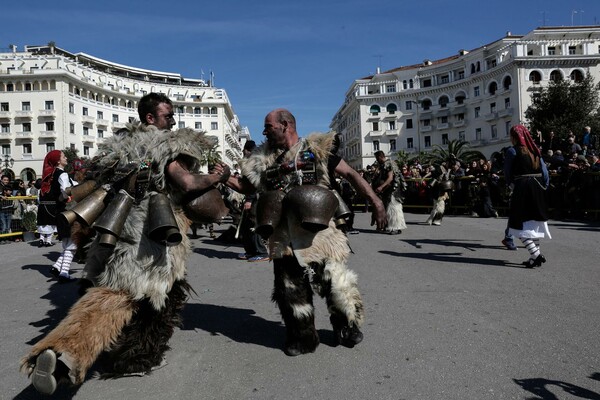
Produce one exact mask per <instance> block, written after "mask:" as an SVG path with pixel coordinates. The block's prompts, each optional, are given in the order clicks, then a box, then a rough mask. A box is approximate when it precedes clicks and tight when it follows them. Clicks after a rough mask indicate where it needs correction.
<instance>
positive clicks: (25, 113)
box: [15, 110, 33, 119]
mask: <svg viewBox="0 0 600 400" xmlns="http://www.w3.org/2000/svg"><path fill="white" fill-rule="evenodd" d="M15 118H29V119H31V118H33V111H31V110H18V111H15Z"/></svg>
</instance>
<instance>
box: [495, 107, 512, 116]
mask: <svg viewBox="0 0 600 400" xmlns="http://www.w3.org/2000/svg"><path fill="white" fill-rule="evenodd" d="M509 115H513V108H512V107H508V108H505V109H504V110H500V111H498V117H507V116H509Z"/></svg>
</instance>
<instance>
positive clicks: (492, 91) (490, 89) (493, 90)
mask: <svg viewBox="0 0 600 400" xmlns="http://www.w3.org/2000/svg"><path fill="white" fill-rule="evenodd" d="M496 90H498V84H497V83H496V82H490V85H489V86H488V93H489V94H491V95H494V94H496Z"/></svg>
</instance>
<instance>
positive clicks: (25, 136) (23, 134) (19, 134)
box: [17, 131, 33, 139]
mask: <svg viewBox="0 0 600 400" xmlns="http://www.w3.org/2000/svg"><path fill="white" fill-rule="evenodd" d="M17 139H33V132H32V131H22V132H17Z"/></svg>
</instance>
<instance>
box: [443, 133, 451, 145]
mask: <svg viewBox="0 0 600 400" xmlns="http://www.w3.org/2000/svg"><path fill="white" fill-rule="evenodd" d="M448 143H450V141H449V140H448V134H447V133H444V134H443V135H442V144H448Z"/></svg>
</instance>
